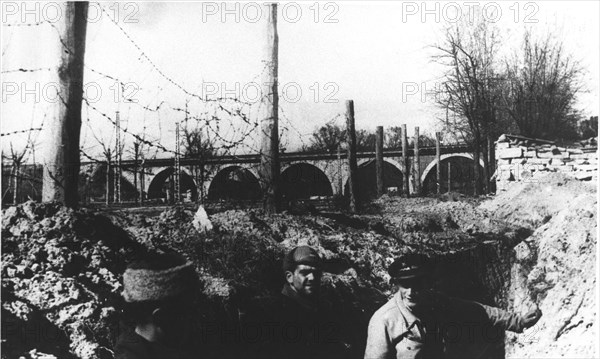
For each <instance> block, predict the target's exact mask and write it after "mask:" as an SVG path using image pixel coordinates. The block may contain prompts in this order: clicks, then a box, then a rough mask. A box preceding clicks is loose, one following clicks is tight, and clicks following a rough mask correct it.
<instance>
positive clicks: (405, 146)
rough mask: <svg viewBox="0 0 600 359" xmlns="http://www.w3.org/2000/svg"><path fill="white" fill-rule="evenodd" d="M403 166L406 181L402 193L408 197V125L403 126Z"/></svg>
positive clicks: (403, 182) (403, 183)
mask: <svg viewBox="0 0 600 359" xmlns="http://www.w3.org/2000/svg"><path fill="white" fill-rule="evenodd" d="M402 166H403V167H404V180H403V181H402V193H404V196H406V197H408V196H409V195H410V193H409V189H408V181H409V178H410V177H409V173H408V171H409V166H408V136H407V134H406V124H404V125H402Z"/></svg>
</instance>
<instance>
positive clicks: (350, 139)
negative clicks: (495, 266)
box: [346, 100, 360, 213]
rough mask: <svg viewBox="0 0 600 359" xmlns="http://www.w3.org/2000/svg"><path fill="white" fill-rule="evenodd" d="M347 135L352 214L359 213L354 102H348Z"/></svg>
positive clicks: (349, 191)
mask: <svg viewBox="0 0 600 359" xmlns="http://www.w3.org/2000/svg"><path fill="white" fill-rule="evenodd" d="M346 133H347V143H348V170H349V180H348V194H349V195H350V212H352V213H356V212H358V211H359V208H360V203H359V200H358V177H357V175H358V164H357V163H356V128H355V127H354V101H352V100H348V101H346Z"/></svg>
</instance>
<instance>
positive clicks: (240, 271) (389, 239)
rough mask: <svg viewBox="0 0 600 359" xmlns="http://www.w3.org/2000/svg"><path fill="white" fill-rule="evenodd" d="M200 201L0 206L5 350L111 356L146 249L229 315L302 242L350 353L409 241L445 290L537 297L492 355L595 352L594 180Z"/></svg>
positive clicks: (264, 286) (507, 300)
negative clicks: (234, 204) (236, 202)
mask: <svg viewBox="0 0 600 359" xmlns="http://www.w3.org/2000/svg"><path fill="white" fill-rule="evenodd" d="M193 215H194V213H193V212H191V211H189V210H185V209H183V208H177V207H174V208H169V209H167V210H165V211H163V212H162V213H160V214H158V215H152V214H151V213H150V214H149V213H148V212H147V211H145V212H140V213H136V212H135V211H133V212H132V211H127V210H123V211H117V212H111V213H102V212H101V211H91V210H77V211H73V210H69V209H66V208H62V207H60V206H57V205H53V204H44V205H42V204H36V203H33V202H28V203H25V204H22V205H19V206H17V207H11V208H8V209H6V210H4V211H3V212H2V268H1V273H2V358H19V356H21V355H23V356H24V357H26V358H46V357H45V356H44V355H46V354H49V355H53V356H54V357H58V358H112V357H113V353H112V347H113V345H114V341H115V339H116V337H117V335H118V333H119V331H120V330H121V329H122V326H121V324H120V323H119V310H120V308H121V305H122V302H121V299H120V292H121V290H122V285H121V275H122V273H123V270H124V268H125V264H126V263H127V261H129V260H131V259H132V258H133V257H134V256H135V255H136V254H137V253H139V252H141V251H145V250H148V249H152V250H171V249H175V250H178V251H180V252H181V253H183V254H184V255H186V256H188V258H189V259H190V260H192V261H193V262H194V263H195V264H196V267H197V271H198V273H199V274H200V276H201V278H202V281H203V284H204V285H203V289H202V297H203V298H204V306H203V309H204V311H203V313H202V317H201V318H199V320H202V321H215V322H230V321H235V320H239V319H240V318H241V316H242V315H243V313H249V312H251V311H253V310H257V308H260V307H261V306H262V307H264V306H266V305H267V303H269V300H270V298H272V297H273V296H274V295H276V294H277V293H278V292H279V290H280V289H281V285H282V283H283V275H282V273H281V258H282V257H283V255H284V253H285V252H286V251H287V250H289V249H291V248H293V247H294V246H296V245H299V244H308V245H311V246H314V247H316V248H318V250H319V252H320V253H321V255H322V257H323V258H324V259H325V262H326V271H327V273H326V275H325V276H324V278H323V287H324V290H323V295H324V296H326V297H327V298H328V299H329V300H330V301H331V302H332V303H334V304H335V305H337V306H338V307H339V308H341V309H343V310H344V311H345V312H346V313H348V315H349V317H350V318H351V319H352V320H353V322H354V326H353V327H355V331H356V333H355V334H356V336H355V338H356V343H355V344H356V345H355V354H356V357H360V355H361V350H362V347H361V345H364V340H365V338H364V336H365V334H366V324H367V323H368V320H369V318H370V316H371V314H372V313H373V312H374V311H375V310H376V309H377V308H378V307H379V306H381V305H382V304H383V303H384V302H385V301H386V300H387V298H389V296H391V295H392V294H393V292H394V288H392V286H391V285H390V284H389V276H388V274H387V271H386V269H387V267H388V266H389V264H391V262H392V261H393V259H394V258H395V257H397V256H398V255H400V254H403V253H411V252H419V253H425V254H427V255H428V256H430V257H431V258H434V259H436V260H437V262H436V263H438V266H437V267H438V272H437V274H438V278H439V280H438V282H437V283H436V288H437V289H439V290H442V291H444V292H447V293H448V294H450V295H456V296H461V297H464V298H467V299H474V300H479V301H482V302H484V303H486V304H491V305H497V306H500V307H504V308H509V309H512V310H516V311H525V310H527V309H528V308H530V307H532V306H533V305H534V303H535V304H536V305H538V306H539V307H540V308H541V310H542V312H543V313H544V315H543V317H542V319H541V321H540V322H539V324H538V325H536V326H535V327H533V328H531V329H530V330H528V331H527V332H526V333H524V334H520V335H512V334H509V335H507V337H506V340H505V342H503V343H501V344H500V347H501V348H499V349H498V350H499V351H496V352H494V353H496V354H497V355H496V357H497V356H498V355H499V354H498V353H501V354H502V355H503V354H504V352H506V357H515V358H516V357H519V358H520V357H536V358H539V357H557V356H566V357H596V356H598V353H596V352H595V351H594V350H595V347H594V342H595V340H596V338H597V335H598V323H597V313H596V303H595V290H596V273H597V268H595V265H596V252H597V251H596V242H597V200H596V184H595V183H589V182H579V181H576V180H573V179H569V178H566V177H562V176H560V175H558V174H550V175H548V176H547V177H545V178H540V179H538V182H536V183H526V184H515V185H514V186H513V187H511V188H510V190H509V191H506V192H502V193H499V194H497V195H496V196H493V197H492V196H490V197H484V198H479V199H473V198H467V197H463V196H460V195H457V194H451V195H444V196H441V197H439V198H411V199H405V198H398V197H388V196H384V197H382V198H380V199H379V200H377V201H375V202H374V203H372V204H371V205H369V206H368V208H366V211H365V213H364V214H361V215H357V216H356V215H355V216H353V215H348V214H344V213H339V212H319V213H315V212H314V211H313V212H312V213H311V212H306V213H297V212H294V213H293V214H292V213H286V212H284V213H282V214H277V215H272V216H267V215H265V214H264V213H263V212H262V211H259V210H229V211H224V212H219V213H213V214H211V215H210V220H211V222H212V224H213V226H214V229H213V230H212V231H210V232H209V233H199V232H198V231H197V230H196V229H195V228H194V226H193V225H192V219H193ZM263 309H264V308H263ZM232 318H233V320H232ZM492 356H493V355H492ZM51 357H52V356H49V357H48V358H51Z"/></svg>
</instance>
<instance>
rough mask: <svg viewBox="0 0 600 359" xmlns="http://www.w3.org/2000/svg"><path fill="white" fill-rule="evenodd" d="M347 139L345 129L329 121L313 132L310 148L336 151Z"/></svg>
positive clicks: (330, 151)
mask: <svg viewBox="0 0 600 359" xmlns="http://www.w3.org/2000/svg"><path fill="white" fill-rule="evenodd" d="M345 140H346V130H345V129H342V128H341V127H340V126H338V125H336V124H332V123H327V124H325V126H321V127H320V128H318V129H316V130H315V131H314V132H313V134H312V138H311V144H310V146H309V150H312V151H327V152H329V153H334V152H336V151H337V149H338V146H339V145H340V144H342V142H344V141H345Z"/></svg>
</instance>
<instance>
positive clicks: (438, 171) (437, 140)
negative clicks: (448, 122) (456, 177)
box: [435, 132, 442, 194]
mask: <svg viewBox="0 0 600 359" xmlns="http://www.w3.org/2000/svg"><path fill="white" fill-rule="evenodd" d="M441 135H442V134H441V133H440V132H436V133H435V160H436V161H437V166H435V167H436V171H435V178H436V184H437V188H436V192H437V194H441V193H442V160H441V158H442V155H441V150H440V137H441Z"/></svg>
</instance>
